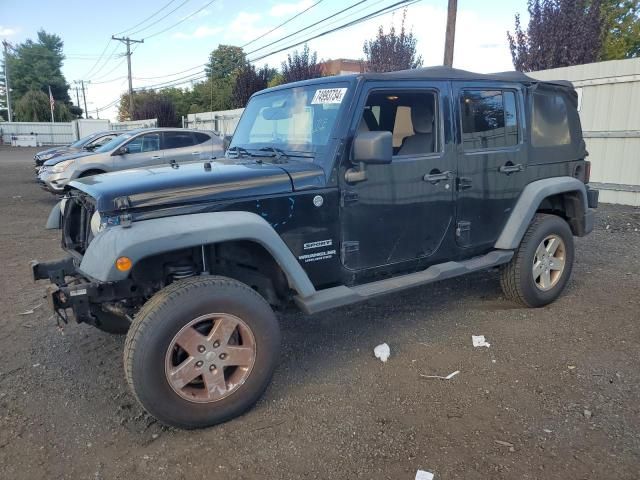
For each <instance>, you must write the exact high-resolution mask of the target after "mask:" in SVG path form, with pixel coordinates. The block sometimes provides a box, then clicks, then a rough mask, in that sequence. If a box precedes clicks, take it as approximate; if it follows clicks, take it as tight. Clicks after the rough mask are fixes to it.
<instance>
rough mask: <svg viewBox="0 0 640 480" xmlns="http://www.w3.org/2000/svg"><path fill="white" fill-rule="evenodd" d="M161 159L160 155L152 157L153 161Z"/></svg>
mask: <svg viewBox="0 0 640 480" xmlns="http://www.w3.org/2000/svg"><path fill="white" fill-rule="evenodd" d="M159 158H160V155H152V156H151V159H152V160H157V159H159Z"/></svg>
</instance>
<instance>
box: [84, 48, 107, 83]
mask: <svg viewBox="0 0 640 480" xmlns="http://www.w3.org/2000/svg"><path fill="white" fill-rule="evenodd" d="M109 44H111V39H109V41H108V42H107V44H106V45H105V46H104V49H103V50H102V53H101V54H100V57H98V60H96V63H94V64H93V66H92V67H91V68H90V69H89V71H88V72H87V73H85V74H84V75H83V77H89V75H90V74H91V72H93V69H94V68H96V66H97V65H98V63H100V60H102V57H104V54H105V52H106V51H107V49H108V48H109Z"/></svg>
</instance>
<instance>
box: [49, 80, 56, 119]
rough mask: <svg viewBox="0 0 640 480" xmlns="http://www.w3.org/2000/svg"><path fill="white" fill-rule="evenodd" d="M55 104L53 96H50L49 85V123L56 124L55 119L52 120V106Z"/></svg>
mask: <svg viewBox="0 0 640 480" xmlns="http://www.w3.org/2000/svg"><path fill="white" fill-rule="evenodd" d="M54 104H55V102H54V100H53V95H51V85H49V105H50V106H51V123H56V120H55V118H53V105H54Z"/></svg>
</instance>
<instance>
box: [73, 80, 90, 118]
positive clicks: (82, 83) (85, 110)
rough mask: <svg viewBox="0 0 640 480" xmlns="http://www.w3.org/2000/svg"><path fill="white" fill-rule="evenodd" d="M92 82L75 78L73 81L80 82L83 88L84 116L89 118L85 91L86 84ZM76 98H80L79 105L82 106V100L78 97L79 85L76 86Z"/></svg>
mask: <svg viewBox="0 0 640 480" xmlns="http://www.w3.org/2000/svg"><path fill="white" fill-rule="evenodd" d="M85 82H86V83H91V80H74V81H73V83H75V84H76V85H78V84H80V88H81V89H82V101H83V102H84V118H89V111H88V110H87V95H86V94H85V91H84V84H85ZM76 99H77V100H78V106H80V100H79V99H78V87H76Z"/></svg>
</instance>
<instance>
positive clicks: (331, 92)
mask: <svg viewBox="0 0 640 480" xmlns="http://www.w3.org/2000/svg"><path fill="white" fill-rule="evenodd" d="M345 93H347V89H346V88H321V89H319V90H316V93H315V94H314V95H313V100H311V105H323V104H327V103H342V99H343V98H344V94H345Z"/></svg>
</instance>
